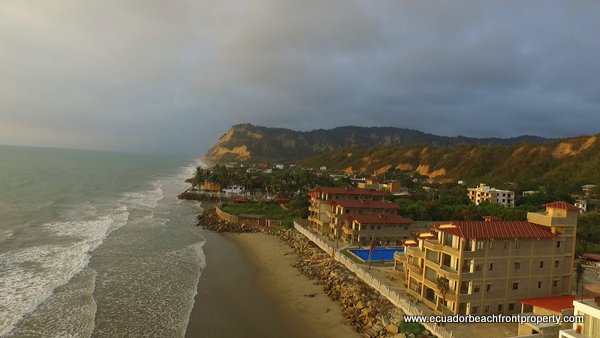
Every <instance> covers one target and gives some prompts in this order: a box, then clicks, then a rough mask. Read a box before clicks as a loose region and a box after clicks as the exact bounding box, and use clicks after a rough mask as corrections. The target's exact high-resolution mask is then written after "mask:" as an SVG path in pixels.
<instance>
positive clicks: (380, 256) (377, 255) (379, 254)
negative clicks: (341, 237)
mask: <svg viewBox="0 0 600 338" xmlns="http://www.w3.org/2000/svg"><path fill="white" fill-rule="evenodd" d="M350 252H352V253H353V254H355V255H356V256H358V257H359V258H360V259H362V260H363V261H364V262H366V261H367V260H368V259H369V249H352V250H350ZM394 252H404V248H394V249H388V248H385V247H377V248H375V250H373V254H372V255H371V261H375V262H381V261H387V262H390V261H393V260H394Z"/></svg>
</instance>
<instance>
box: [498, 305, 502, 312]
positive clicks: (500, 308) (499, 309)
mask: <svg viewBox="0 0 600 338" xmlns="http://www.w3.org/2000/svg"><path fill="white" fill-rule="evenodd" d="M498 312H502V304H498Z"/></svg>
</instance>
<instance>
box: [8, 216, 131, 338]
mask: <svg viewBox="0 0 600 338" xmlns="http://www.w3.org/2000/svg"><path fill="white" fill-rule="evenodd" d="M128 216H129V213H128V212H127V210H126V208H123V207H121V208H119V209H116V210H115V213H114V214H112V215H107V216H103V217H100V218H98V219H96V220H93V221H79V222H77V221H69V222H53V223H48V224H44V225H43V226H42V228H43V229H45V230H46V231H48V232H49V233H50V234H52V235H58V236H67V237H70V238H71V239H72V240H74V241H75V242H70V243H68V244H53V245H40V246H33V247H28V248H23V249H18V250H14V251H9V252H7V253H4V254H1V255H0V271H2V275H1V276H0V299H2V304H0V336H3V335H5V334H7V333H8V332H10V331H11V330H12V329H13V328H14V325H15V324H16V323H17V322H18V321H19V320H21V319H22V318H23V316H24V315H26V314H27V313H29V312H31V311H33V310H34V309H35V308H36V307H37V306H38V305H39V304H41V303H42V302H43V301H44V300H45V299H47V298H48V297H49V296H50V295H51V294H52V291H53V290H54V289H55V288H57V287H59V286H61V285H64V284H65V283H67V282H68V281H69V280H70V279H71V278H72V277H73V276H74V275H76V274H77V273H78V272H80V271H81V270H82V269H83V268H84V267H86V266H87V264H88V262H89V258H90V255H91V252H92V251H94V250H95V249H96V248H97V247H98V246H99V245H100V244H101V243H102V241H103V240H104V238H106V236H107V235H108V234H109V233H110V232H112V231H114V230H116V229H118V228H119V227H121V226H123V225H125V224H126V223H127V219H128Z"/></svg>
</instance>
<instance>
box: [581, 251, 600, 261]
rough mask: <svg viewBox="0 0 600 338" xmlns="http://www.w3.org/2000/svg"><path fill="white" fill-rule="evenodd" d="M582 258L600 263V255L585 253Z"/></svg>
mask: <svg viewBox="0 0 600 338" xmlns="http://www.w3.org/2000/svg"><path fill="white" fill-rule="evenodd" d="M581 256H582V257H583V258H585V259H589V260H590V261H600V255H598V254H592V253H584V254H583V255H581Z"/></svg>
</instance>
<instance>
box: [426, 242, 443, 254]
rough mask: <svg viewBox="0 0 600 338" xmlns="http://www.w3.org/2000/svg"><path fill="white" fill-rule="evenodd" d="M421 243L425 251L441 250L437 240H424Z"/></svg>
mask: <svg viewBox="0 0 600 338" xmlns="http://www.w3.org/2000/svg"><path fill="white" fill-rule="evenodd" d="M423 243H424V246H425V247H426V248H427V249H431V250H436V251H440V250H442V244H440V243H439V242H438V241H437V240H425V241H423Z"/></svg>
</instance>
